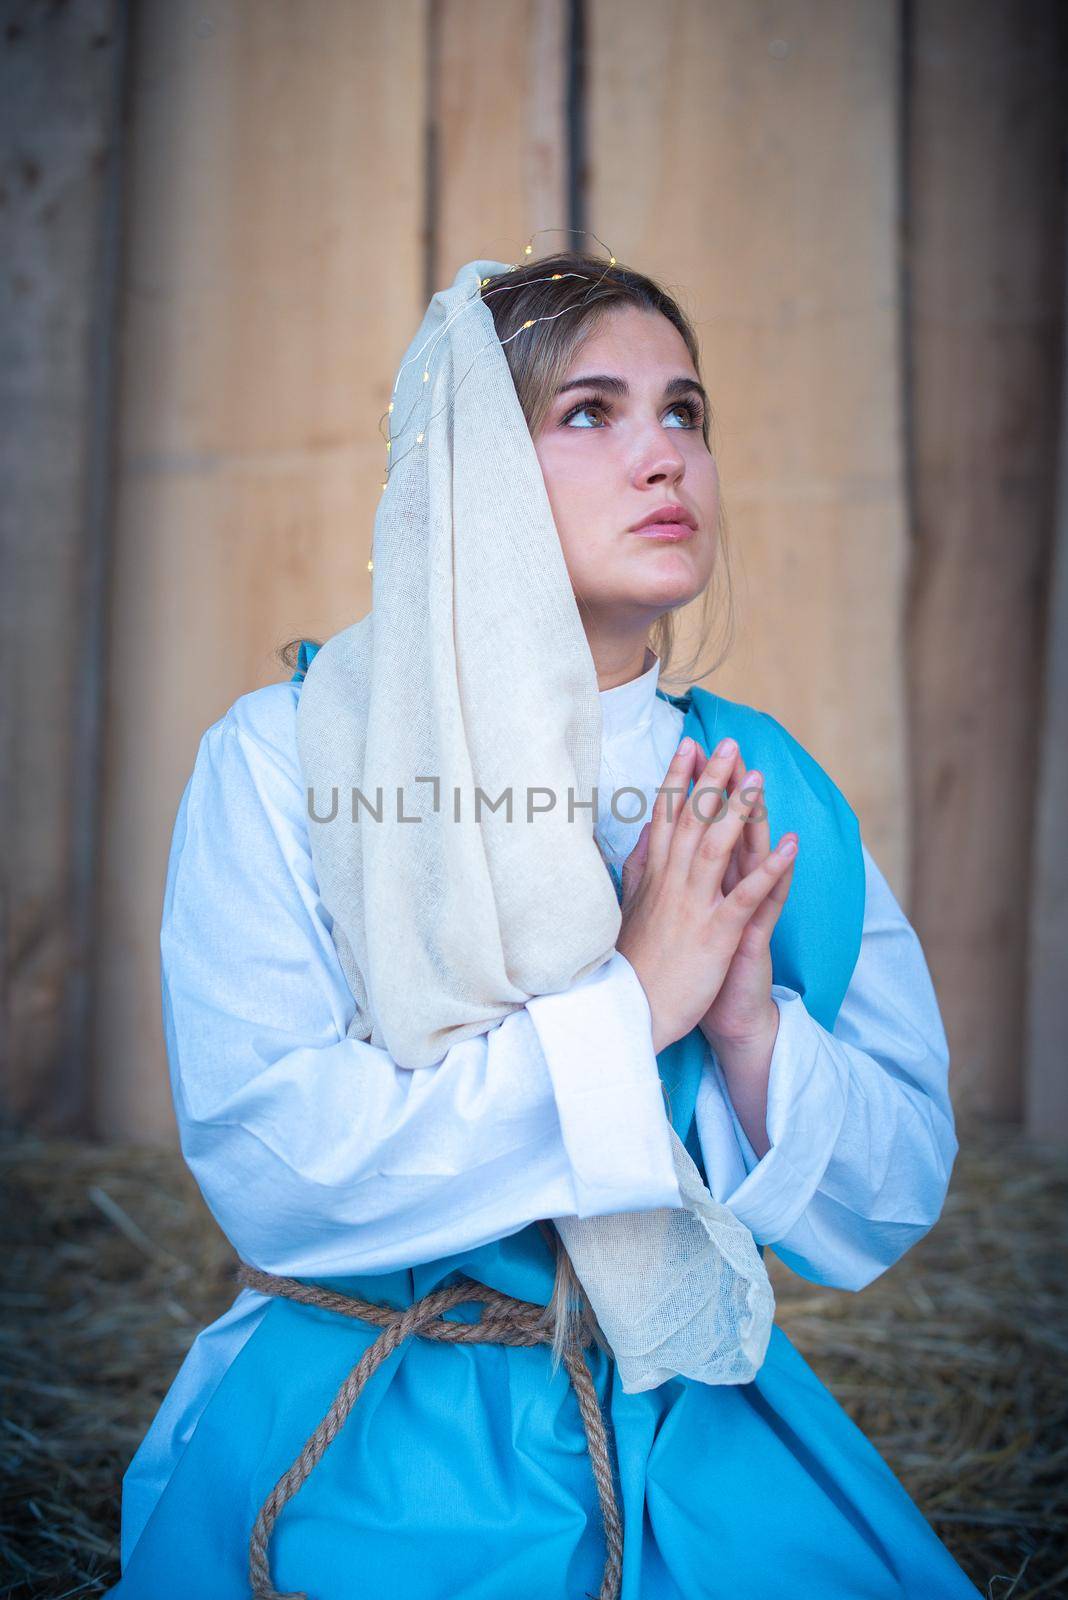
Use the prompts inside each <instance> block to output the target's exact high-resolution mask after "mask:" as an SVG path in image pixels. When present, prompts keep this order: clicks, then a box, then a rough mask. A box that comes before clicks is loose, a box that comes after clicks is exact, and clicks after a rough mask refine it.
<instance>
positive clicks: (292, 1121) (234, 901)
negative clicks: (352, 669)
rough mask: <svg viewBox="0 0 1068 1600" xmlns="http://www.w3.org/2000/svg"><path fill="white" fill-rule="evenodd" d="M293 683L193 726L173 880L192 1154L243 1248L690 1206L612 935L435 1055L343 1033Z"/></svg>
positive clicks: (174, 995) (331, 1270)
mask: <svg viewBox="0 0 1068 1600" xmlns="http://www.w3.org/2000/svg"><path fill="white" fill-rule="evenodd" d="M296 694H297V690H296V689H295V688H293V687H292V686H291V685H288V684H276V685H272V686H270V687H268V688H265V689H261V690H257V691H256V692H254V693H253V694H250V695H246V696H244V697H243V698H242V699H241V700H239V701H237V702H236V704H235V705H234V706H233V707H231V709H230V711H229V712H228V713H227V714H226V716H225V717H223V718H222V719H221V720H220V721H219V722H217V723H216V724H215V725H214V726H213V727H212V728H210V729H209V730H208V731H207V733H206V734H205V735H204V737H203V739H202V741H201V745H200V749H199V751H198V754H197V759H196V763H195V766H194V770H193V774H192V776H191V778H190V780H189V783H188V785H187V788H186V791H185V793H184V795H183V797H182V801H181V805H180V807H179V812H178V816H177V819H176V823H175V829H174V838H173V843H172V847H171V857H170V862H169V867H168V874H167V886H166V891H165V898H164V911H163V924H162V930H161V952H162V970H161V977H162V989H163V1006H164V1026H165V1034H166V1042H167V1051H168V1057H169V1062H170V1071H171V1083H172V1091H173V1095H174V1103H175V1108H176V1112H177V1117H178V1124H179V1130H180V1136H181V1144H182V1150H183V1153H184V1155H185V1158H186V1160H187V1162H188V1164H189V1166H190V1168H191V1169H192V1171H193V1173H194V1175H195V1176H196V1178H197V1181H198V1183H199V1185H200V1187H201V1190H202V1192H203V1194H204V1198H205V1200H206V1201H207V1203H208V1205H209V1207H210V1208H211V1210H212V1212H213V1213H214V1215H215V1217H216V1220H217V1221H218V1222H219V1225H220V1226H221V1227H222V1229H223V1230H224V1232H225V1233H226V1234H227V1236H228V1237H229V1239H230V1240H231V1242H232V1243H233V1245H234V1246H235V1249H236V1250H237V1251H238V1252H239V1254H241V1255H242V1256H243V1257H244V1258H245V1259H246V1260H248V1261H250V1262H252V1263H254V1264H255V1265H257V1266H260V1267H262V1268H264V1269H265V1270H268V1271H273V1272H280V1273H288V1274H294V1275H300V1276H316V1275H319V1276H322V1275H330V1274H344V1273H353V1272H386V1271H391V1270H395V1269H397V1268H401V1267H408V1266H413V1265H416V1264H417V1263H419V1262H422V1261H430V1260H435V1259H437V1258H439V1257H441V1256H444V1255H448V1254H452V1253H453V1252H455V1251H458V1250H461V1249H464V1248H467V1247H475V1246H478V1245H480V1244H485V1243H488V1242H489V1241H491V1240H495V1239H499V1238H503V1237H504V1236H506V1235H508V1234H510V1233H513V1232H516V1231H517V1230H518V1229H520V1228H522V1227H524V1226H526V1225H527V1224H528V1223H530V1222H532V1221H534V1220H535V1219H537V1218H539V1217H551V1216H565V1215H578V1216H592V1215H597V1214H600V1213H606V1212H613V1211H625V1210H641V1209H649V1208H654V1207H658V1206H665V1205H666V1206H673V1205H674V1206H677V1205H680V1204H681V1199H680V1197H679V1193H678V1185H677V1182H676V1179H675V1176H674V1168H673V1163H672V1159H671V1146H670V1141H669V1136H668V1127H667V1121H666V1117H665V1112H664V1102H663V1096H662V1093H661V1089H660V1080H659V1075H658V1070H657V1063H656V1056H655V1054H654V1052H653V1048H652V1033H651V1026H650V1013H649V1007H648V1002H647V1000H646V997H645V992H644V990H643V989H642V987H641V984H640V982H639V981H638V978H637V975H636V974H635V972H634V970H633V968H632V967H631V966H630V964H629V962H627V960H626V959H625V957H623V956H622V955H620V954H619V953H618V952H617V953H615V954H614V955H613V956H612V957H611V958H610V959H609V961H607V962H606V963H605V964H604V965H603V966H602V967H601V968H600V969H599V970H598V971H597V972H595V973H593V974H590V975H588V976H586V977H585V978H583V979H581V980H580V981H579V982H578V983H576V984H575V985H573V987H572V988H571V989H569V990H567V991H566V992H564V993H561V994H555V995H546V996H537V997H535V998H534V999H532V1000H531V1001H530V1002H529V1004H528V1005H527V1006H526V1007H525V1008H520V1009H518V1010H516V1011H515V1012H513V1013H511V1014H510V1015H509V1016H507V1017H506V1018H505V1019H504V1020H503V1021H502V1022H501V1023H500V1024H499V1025H498V1026H496V1027H495V1028H493V1029H492V1030H491V1031H490V1032H488V1033H486V1034H483V1035H480V1036H479V1037H477V1038H472V1039H467V1040H464V1041H462V1042H461V1043H459V1044H457V1045H455V1046H454V1047H453V1048H452V1049H451V1050H450V1051H449V1052H448V1053H447V1055H446V1056H445V1057H443V1059H442V1060H441V1061H440V1062H439V1063H437V1064H436V1065H434V1066H431V1067H426V1068H423V1069H421V1070H418V1071H414V1072H413V1071H408V1070H405V1069H403V1068H400V1067H398V1066H397V1065H396V1063H395V1062H394V1061H393V1060H392V1058H391V1057H390V1056H389V1055H388V1053H387V1052H386V1051H384V1050H382V1049H379V1048H377V1047H375V1046H372V1045H370V1044H368V1043H365V1042H361V1041H359V1040H354V1039H349V1038H347V1037H346V1029H347V1026H348V1022H349V1020H350V1018H351V1016H352V1011H353V1001H352V996H351V993H350V991H349V988H348V985H347V983H346V980H345V977H344V974H343V971H342V969H341V966H340V963H339V962H338V959H337V955H336V952H335V949H334V945H333V940H332V938H331V936H330V921H329V916H328V914H327V913H326V912H325V910H324V908H323V907H322V905H321V903H320V901H319V898H318V890H317V886H316V881H315V877H314V873H313V869H312V861H311V853H310V847H309V843H308V825H307V817H306V811H305V797H304V790H303V785H302V782H301V778H300V770H299V763H298V759H297V754H296V745H295V732H294V730H295V705H296ZM606 1128H609V1129H611V1131H612V1137H610V1138H606V1137H605V1129H606Z"/></svg>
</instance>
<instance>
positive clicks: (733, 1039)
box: [694, 750, 797, 1059]
mask: <svg viewBox="0 0 1068 1600" xmlns="http://www.w3.org/2000/svg"><path fill="white" fill-rule="evenodd" d="M694 765H695V772H700V771H701V770H702V767H703V765H704V758H703V757H702V756H701V753H700V750H698V751H696V752H695V758H694ZM762 786H763V774H762V773H760V772H759V771H754V772H747V771H746V767H745V763H744V761H743V760H742V753H741V750H739V751H738V753H737V755H736V757H735V762H734V768H733V771H732V773H731V776H730V778H729V779H728V782H727V793H728V796H729V795H731V794H734V793H735V792H736V791H737V790H738V789H739V788H740V789H742V790H743V792H744V793H745V794H746V797H747V798H748V795H749V794H750V793H751V792H752V790H753V789H754V788H757V789H759V788H761V787H762ZM712 803H713V802H712V798H711V796H709V798H708V799H706V800H705V801H704V802H703V808H706V809H710V808H711V806H712ZM724 804H725V802H724ZM786 839H793V840H795V841H796V840H797V834H796V833H786V834H783V838H782V839H781V840H780V841H779V843H780V844H781V843H782V842H783V840H786ZM770 850H771V832H770V829H769V827H768V810H767V805H766V803H765V804H758V805H756V806H755V807H754V809H753V814H752V816H751V817H750V819H749V821H748V822H747V823H746V825H745V827H744V828H743V829H742V832H741V833H740V835H739V836H738V841H737V843H736V845H735V847H734V851H733V853H732V855H731V859H730V861H729V862H728V864H727V870H726V873H725V874H724V878H723V893H724V894H725V895H726V894H729V893H730V891H731V890H732V889H733V888H734V886H735V884H736V883H737V882H738V880H739V879H740V878H742V877H744V876H745V874H746V873H748V872H752V870H753V868H754V867H756V866H758V865H759V864H760V862H761V861H763V860H764V859H765V857H766V856H767V855H768V854H769V853H770ZM793 875H794V869H793V866H792V865H791V866H790V868H789V869H788V871H786V872H785V873H784V874H783V876H782V877H781V878H780V879H779V881H778V883H777V884H776V886H775V888H774V889H772V891H771V893H770V894H769V895H768V896H767V897H766V898H765V899H764V900H763V901H762V902H761V903H760V905H759V906H758V907H757V909H756V911H755V912H754V913H753V915H752V917H751V918H750V920H749V922H748V924H747V926H746V929H745V932H744V933H743V934H742V938H741V942H740V943H739V945H738V948H737V950H736V952H735V954H734V958H733V960H732V961H731V965H730V967H729V968H728V971H727V976H726V977H725V978H724V980H723V985H722V987H721V989H720V991H719V993H718V994H717V996H716V998H715V1000H714V1001H713V1002H712V1004H711V1005H710V1006H709V1008H708V1010H707V1011H706V1012H705V1014H704V1016H703V1017H702V1018H701V1020H700V1023H699V1026H700V1028H701V1031H702V1033H703V1034H704V1036H705V1038H706V1039H707V1040H708V1042H709V1044H710V1045H711V1046H712V1048H713V1050H715V1052H716V1054H717V1055H718V1056H720V1058H721V1059H723V1058H725V1057H729V1056H732V1055H735V1056H736V1055H738V1054H739V1053H741V1052H742V1051H752V1050H754V1049H756V1048H758V1047H759V1046H760V1045H762V1044H766V1043H767V1042H768V1041H769V1040H770V1041H771V1042H772V1043H774V1039H775V1035H776V1033H777V1031H778V1024H779V1012H778V1007H777V1006H776V1004H775V1001H774V999H773V998H772V993H771V985H772V970H771V935H772V931H773V929H774V927H775V924H776V923H777V922H778V920H779V917H780V915H781V913H782V908H783V906H784V905H785V903H786V897H787V895H788V894H789V891H790V884H791V882H792V881H793Z"/></svg>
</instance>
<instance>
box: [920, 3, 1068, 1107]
mask: <svg viewBox="0 0 1068 1600" xmlns="http://www.w3.org/2000/svg"><path fill="white" fill-rule="evenodd" d="M911 9H912V16H913V23H912V28H913V31H912V37H911V40H910V49H909V67H910V81H909V94H908V103H909V125H908V130H907V133H908V139H907V151H906V153H907V171H908V209H907V218H908V224H907V239H906V243H907V250H908V262H909V266H910V286H911V292H910V304H909V307H908V324H909V330H910V334H909V337H910V368H911V386H910V388H911V433H912V457H913V501H914V503H913V507H912V517H911V522H912V533H913V542H914V552H913V569H912V585H911V591H910V595H909V603H908V607H907V611H906V622H907V635H906V638H907V651H906V660H907V662H908V667H909V676H910V697H909V699H910V719H909V742H910V745H911V747H912V749H913V751H914V758H913V771H914V778H913V781H914V785H915V789H914V794H913V797H912V809H913V811H914V814H915V815H916V816H917V817H918V819H919V826H918V828H917V829H916V831H915V833H914V839H913V854H912V870H911V885H910V887H911V914H912V917H913V920H914V922H915V924H916V926H917V928H918V929H919V930H920V931H921V934H922V937H923V941H924V947H925V949H926V951H927V956H928V960H929V962H930V965H931V968H932V971H933V972H934V975H935V980H936V984H937V986H938V992H939V995H940V997H941V1000H942V1009H943V1015H944V1017H945V1023H946V1030H947V1033H948V1035H949V1039H950V1044H951V1047H952V1049H953V1052H954V1056H955V1060H956V1063H957V1069H956V1080H955V1085H956V1088H957V1091H958V1095H957V1099H958V1105H963V1104H965V1103H970V1104H972V1105H973V1106H974V1107H975V1109H976V1110H980V1111H983V1112H985V1113H986V1114H988V1115H993V1116H999V1117H1007V1118H1010V1119H1018V1118H1020V1117H1022V1116H1024V1114H1025V1104H1024V1084H1025V1062H1026V1047H1027V1036H1026V1027H1025V1010H1026V994H1027V970H1028V933H1029V910H1028V906H1029V892H1030V882H1031V870H1030V863H1031V860H1032V852H1033V847H1034V834H1033V830H1034V817H1035V803H1034V795H1035V782H1036V777H1037V774H1038V770H1039V768H1038V759H1037V758H1038V737H1039V732H1040V728H1041V703H1042V662H1043V655H1044V638H1045V634H1046V631H1047V626H1048V623H1047V595H1048V590H1049V571H1050V560H1051V535H1052V530H1053V526H1054V521H1055V466H1056V445H1057V435H1058V413H1059V409H1060V398H1061V395H1060V390H1061V372H1062V366H1063V333H1064V322H1063V316H1064V312H1063V294H1064V203H1065V202H1064V174H1065V120H1064V108H1065V106H1066V105H1068V80H1066V76H1065V54H1066V52H1065V35H1066V24H1068V13H1066V11H1065V8H1064V7H1063V6H1059V5H1056V4H1051V3H1046V0H1032V3H1028V4H1024V5H1018V6H1006V5H1003V4H1001V3H1000V0H937V3H932V0H925V3H922V4H917V5H915V6H914V7H912V8H911ZM1065 799H1066V797H1065V796H1064V795H1063V793H1062V794H1061V796H1060V802H1059V810H1060V815H1061V820H1062V823H1063V820H1064V816H1065V814H1066V809H1068V808H1066V805H1065ZM1043 954H1044V955H1047V956H1049V957H1051V958H1052V960H1053V961H1054V962H1056V960H1057V956H1056V952H1044V953H1043ZM1063 965H1064V953H1063V951H1062V952H1061V955H1060V966H1061V968H1062V971H1063ZM1045 970H1048V965H1047V966H1046V968H1045ZM1060 1054H1061V1058H1062V1059H1063V1047H1062V1049H1061V1052H1060ZM1035 1066H1036V1070H1038V1063H1037V1062H1036V1063H1035ZM1041 1070H1042V1072H1043V1075H1045V1074H1047V1073H1048V1074H1054V1075H1056V1077H1057V1078H1060V1077H1061V1076H1062V1075H1063V1070H1064V1069H1063V1065H1062V1060H1057V1059H1054V1058H1053V1057H1052V1056H1050V1055H1048V1054H1047V1055H1046V1057H1045V1058H1044V1062H1043V1066H1042V1068H1041ZM1047 1131H1050V1132H1053V1131H1056V1130H1055V1129H1053V1128H1051V1129H1048V1130H1047ZM1059 1131H1060V1136H1061V1137H1062V1138H1068V1121H1064V1122H1062V1123H1061V1125H1060V1130H1059Z"/></svg>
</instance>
